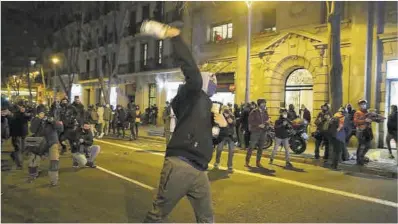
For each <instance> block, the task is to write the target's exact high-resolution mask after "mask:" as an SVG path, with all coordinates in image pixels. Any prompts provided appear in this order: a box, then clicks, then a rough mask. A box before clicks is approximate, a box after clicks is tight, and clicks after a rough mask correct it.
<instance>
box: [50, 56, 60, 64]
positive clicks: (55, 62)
mask: <svg viewBox="0 0 398 224" xmlns="http://www.w3.org/2000/svg"><path fill="white" fill-rule="evenodd" d="M51 61H52V63H53V64H58V62H59V59H58V58H57V57H53V58H51Z"/></svg>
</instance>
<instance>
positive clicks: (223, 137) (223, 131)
mask: <svg viewBox="0 0 398 224" xmlns="http://www.w3.org/2000/svg"><path fill="white" fill-rule="evenodd" d="M223 116H224V118H225V119H226V120H227V123H228V126H227V127H224V128H220V135H219V136H218V137H219V138H220V143H219V144H218V147H217V153H216V163H215V164H214V168H215V169H218V166H219V164H220V159H221V153H222V150H223V148H224V145H225V144H227V145H228V164H227V165H228V172H229V173H233V172H234V170H233V168H232V161H233V158H234V148H235V145H234V139H233V138H234V129H235V117H234V115H232V112H231V111H230V109H229V108H228V107H226V108H224V111H223Z"/></svg>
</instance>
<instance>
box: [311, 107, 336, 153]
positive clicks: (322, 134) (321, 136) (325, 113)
mask: <svg viewBox="0 0 398 224" xmlns="http://www.w3.org/2000/svg"><path fill="white" fill-rule="evenodd" d="M329 108H330V107H329V104H327V103H325V104H324V105H322V111H321V112H319V114H318V116H317V117H316V119H315V125H316V126H317V131H316V134H315V159H319V148H320V147H321V143H322V141H323V142H324V144H325V154H324V156H323V159H324V160H327V159H328V158H329V137H328V134H327V132H328V128H327V127H326V125H325V124H326V122H327V121H328V120H329V119H330V118H332V117H333V114H332V113H331V112H330V111H329Z"/></svg>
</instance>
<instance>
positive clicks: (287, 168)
mask: <svg viewBox="0 0 398 224" xmlns="http://www.w3.org/2000/svg"><path fill="white" fill-rule="evenodd" d="M273 166H277V167H280V168H283V169H285V170H291V171H295V172H299V173H307V171H305V170H304V169H301V168H297V167H286V166H281V165H277V164H273Z"/></svg>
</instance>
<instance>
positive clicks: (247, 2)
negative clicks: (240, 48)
mask: <svg viewBox="0 0 398 224" xmlns="http://www.w3.org/2000/svg"><path fill="white" fill-rule="evenodd" d="M245 2H246V5H247V46H246V48H247V49H246V50H247V52H246V92H245V102H246V103H249V100H250V46H251V44H250V40H251V25H252V22H251V20H252V7H251V5H252V1H245Z"/></svg>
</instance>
